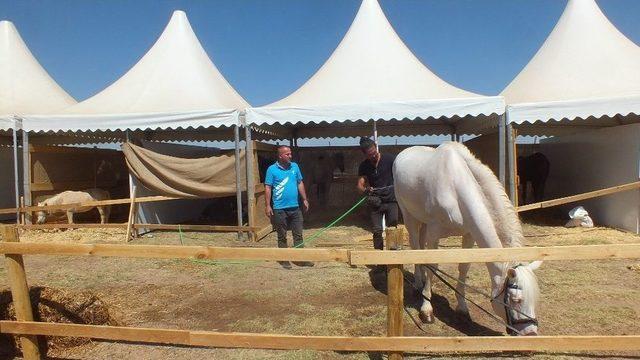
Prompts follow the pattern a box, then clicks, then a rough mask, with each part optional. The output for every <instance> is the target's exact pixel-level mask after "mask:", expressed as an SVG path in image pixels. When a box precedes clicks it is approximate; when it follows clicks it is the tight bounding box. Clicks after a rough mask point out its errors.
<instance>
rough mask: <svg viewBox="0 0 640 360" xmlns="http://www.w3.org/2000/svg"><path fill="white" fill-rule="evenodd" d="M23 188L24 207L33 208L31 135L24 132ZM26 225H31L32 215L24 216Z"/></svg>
mask: <svg viewBox="0 0 640 360" xmlns="http://www.w3.org/2000/svg"><path fill="white" fill-rule="evenodd" d="M22 188H23V190H22V191H23V197H24V205H25V206H31V205H32V204H31V153H30V152H29V133H28V132H27V131H25V130H24V129H23V130H22ZM24 219H25V224H31V213H30V212H27V213H25V216H24Z"/></svg>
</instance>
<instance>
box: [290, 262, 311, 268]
mask: <svg viewBox="0 0 640 360" xmlns="http://www.w3.org/2000/svg"><path fill="white" fill-rule="evenodd" d="M293 263H294V264H296V265H298V266H307V267H311V266H313V265H314V264H313V263H312V262H311V261H294V262H293Z"/></svg>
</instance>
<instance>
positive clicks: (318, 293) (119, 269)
mask: <svg viewBox="0 0 640 360" xmlns="http://www.w3.org/2000/svg"><path fill="white" fill-rule="evenodd" d="M329 220H331V216H330V215H328V214H324V215H322V218H316V219H310V220H309V221H307V223H306V225H305V228H306V229H305V237H307V238H309V237H310V236H311V235H312V234H314V233H316V232H317V231H318V230H319V229H321V228H322V226H323V225H324V224H326V223H328V222H329ZM550 223H551V224H552V225H557V224H556V223H554V222H549V221H546V222H544V224H543V221H541V220H540V218H539V217H536V216H535V215H534V216H529V217H527V218H525V223H524V229H525V235H526V245H527V246H551V245H579V244H584V245H591V244H620V243H640V237H638V236H636V235H633V234H629V233H626V232H622V231H618V230H614V229H607V228H593V229H580V228H573V229H567V228H564V227H561V226H552V225H549V224H550ZM366 225H367V224H366V221H365V220H364V219H363V218H362V217H360V218H358V217H355V218H354V219H351V220H349V219H347V221H346V222H345V223H342V224H339V225H338V226H336V227H334V228H331V229H329V230H328V231H326V232H325V233H323V234H322V235H320V236H319V237H318V238H316V239H315V240H314V241H312V242H311V243H309V244H307V246H308V247H318V248H323V247H331V248H363V249H364V248H371V247H372V245H371V241H370V240H365V239H364V238H366V236H365V235H366V234H368V232H367V230H366V228H367V226H366ZM123 239H124V231H123V230H95V229H91V230H89V229H77V230H68V231H46V232H45V231H28V232H25V233H23V234H22V235H21V241H24V242H54V241H55V242H67V243H121V242H122V241H123ZM133 243H135V244H172V245H176V244H184V245H212V246H242V247H275V246H276V238H275V234H270V235H268V236H267V237H266V238H264V239H263V240H262V241H260V242H257V243H250V242H245V241H239V240H238V239H237V237H236V234H210V233H196V232H184V233H177V232H154V233H149V234H145V235H143V236H141V237H140V238H138V239H137V240H135V241H134V242H133ZM459 243H460V239H459V238H449V239H446V240H444V241H442V246H443V247H455V246H459ZM25 266H26V269H27V275H28V281H29V285H30V286H31V287H38V286H46V287H50V288H55V289H60V290H63V291H65V292H83V293H87V292H90V293H91V294H93V295H95V296H97V297H98V298H99V299H100V301H101V302H102V303H104V304H105V306H106V307H107V308H108V311H109V314H110V316H111V317H113V318H114V319H115V320H116V321H117V323H118V324H121V325H124V326H132V327H152V328H153V327H156V328H170V329H192V330H208V331H233V332H255V333H282V334H295V335H345V336H373V335H384V334H385V326H386V305H385V304H386V295H385V291H386V283H385V281H386V279H385V276H384V275H383V274H384V273H380V272H375V271H373V270H370V269H369V268H367V267H357V268H351V267H349V266H347V265H344V264H338V263H318V264H316V265H315V266H314V267H297V266H294V267H293V269H291V270H286V269H283V268H282V267H281V266H280V265H279V264H277V263H275V262H242V261H235V262H230V261H220V262H212V261H198V260H156V259H125V258H89V257H62V256H55V257H53V256H51V257H49V256H28V257H25ZM441 268H442V269H443V270H445V271H448V272H450V273H455V271H456V266H450V265H445V266H442V267H441ZM405 270H406V273H407V276H408V277H412V272H413V267H412V266H411V267H409V266H407V267H405ZM537 274H538V278H539V282H540V287H541V291H542V302H541V308H540V310H539V312H540V313H539V320H540V330H541V333H542V334H544V335H623V334H640V321H639V320H640V260H638V259H630V260H606V261H562V262H560V261H548V262H546V263H545V264H543V266H542V268H541V269H540V270H539V271H538V273H537ZM469 282H470V283H471V284H472V285H476V286H478V287H482V288H485V289H488V287H489V277H488V275H487V272H486V268H485V267H484V266H483V265H480V264H474V265H473V266H472V267H471V271H470V275H469ZM7 284H8V281H7V277H6V269H5V267H4V263H2V264H1V265H0V293H3V292H7V291H8V285H7ZM470 296H471V298H473V299H474V300H476V301H477V302H479V303H480V304H482V305H484V306H485V307H486V308H488V309H490V305H489V303H488V301H487V300H485V299H483V298H481V297H478V296H474V295H470ZM433 302H434V308H435V315H436V321H435V322H434V323H433V324H427V325H422V328H423V329H422V330H421V329H420V328H418V327H417V326H416V325H415V324H414V321H413V320H412V318H414V319H417V313H418V311H417V308H418V307H419V301H418V297H417V295H416V293H415V291H414V290H413V288H412V287H411V285H409V284H405V305H406V309H407V311H406V313H405V318H404V323H405V328H404V333H405V334H406V335H411V336H465V335H468V336H474V335H475V336H477V335H503V334H504V327H503V326H502V325H500V324H498V323H496V322H495V320H492V319H491V318H489V317H488V316H486V315H484V314H482V313H481V312H480V310H478V309H476V308H474V307H473V306H472V305H469V306H470V310H471V319H472V320H467V319H460V318H459V317H457V316H456V315H455V313H454V311H453V309H454V308H455V296H454V294H453V292H452V291H450V290H449V289H448V288H446V287H445V286H444V285H443V284H442V283H440V282H437V281H436V283H435V285H434V296H433ZM418 321H419V320H418ZM14 355H15V354H12V349H7V346H5V349H0V358H2V357H3V356H4V357H5V358H11V357H12V356H14ZM49 356H50V357H52V358H56V359H114V358H120V359H125V358H131V359H133V358H135V359H157V358H174V359H201V358H209V359H382V358H386V356H384V355H382V354H377V353H346V352H318V351H271V350H237V349H209V348H190V347H175V346H161V345H143V344H132V343H116V342H108V341H94V342H90V343H88V344H84V345H81V346H76V347H71V348H66V349H50V350H49ZM459 356H461V357H463V358H473V359H475V358H491V359H493V358H500V359H504V358H520V357H522V358H534V359H551V358H553V359H578V358H588V359H594V358H640V353H621V354H611V353H597V354H583V353H562V354H557V353H554V354H549V353H535V354H531V353H528V354H526V355H524V354H523V355H518V354H503V353H497V354H488V355H487V354H485V355H479V354H464V355H463V354H460V355H459ZM409 357H411V358H430V359H431V358H438V359H440V358H444V359H449V358H454V357H456V356H455V354H441V355H420V354H409Z"/></svg>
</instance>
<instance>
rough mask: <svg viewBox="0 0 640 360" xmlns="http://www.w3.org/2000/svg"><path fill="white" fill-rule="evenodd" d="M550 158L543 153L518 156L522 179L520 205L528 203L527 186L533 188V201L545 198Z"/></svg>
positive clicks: (519, 172)
mask: <svg viewBox="0 0 640 360" xmlns="http://www.w3.org/2000/svg"><path fill="white" fill-rule="evenodd" d="M549 168H550V163H549V159H547V157H546V156H544V154H542V153H539V152H537V153H534V154H532V155H529V156H526V157H525V156H518V177H519V179H520V196H519V197H518V199H519V200H518V203H519V205H524V204H527V203H528V202H527V186H528V183H531V187H532V188H533V201H534V202H540V201H542V200H544V185H545V183H546V182H547V177H549Z"/></svg>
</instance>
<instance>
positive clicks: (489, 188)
mask: <svg viewBox="0 0 640 360" xmlns="http://www.w3.org/2000/svg"><path fill="white" fill-rule="evenodd" d="M450 144H451V146H454V148H455V149H456V150H457V152H458V153H459V154H460V155H461V156H462V158H463V159H464V160H465V162H466V163H467V166H468V167H469V169H470V170H471V173H473V176H474V177H475V179H476V181H477V182H478V184H479V185H480V188H481V189H482V192H483V194H484V200H485V205H486V206H487V208H488V209H489V210H490V212H491V216H492V217H493V223H494V225H495V228H496V232H497V234H498V237H499V238H500V242H501V243H502V246H504V247H521V246H522V244H523V240H524V236H523V234H522V225H521V224H520V219H518V215H517V213H516V210H515V209H514V207H513V205H512V204H511V201H510V200H509V198H508V197H507V194H506V193H505V191H504V188H503V187H502V184H501V183H500V181H499V180H498V179H497V178H496V176H495V175H494V174H493V171H491V169H489V168H488V167H487V166H486V165H484V164H483V163H482V162H480V160H478V159H477V158H476V157H475V156H474V155H473V154H472V153H471V151H469V149H467V147H466V146H464V145H462V144H460V143H455V142H452V143H450Z"/></svg>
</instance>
